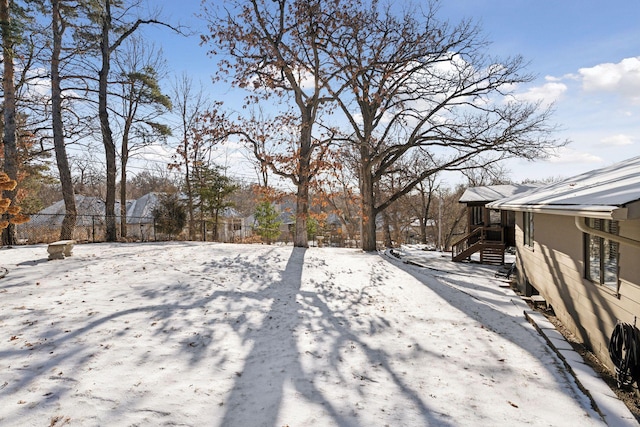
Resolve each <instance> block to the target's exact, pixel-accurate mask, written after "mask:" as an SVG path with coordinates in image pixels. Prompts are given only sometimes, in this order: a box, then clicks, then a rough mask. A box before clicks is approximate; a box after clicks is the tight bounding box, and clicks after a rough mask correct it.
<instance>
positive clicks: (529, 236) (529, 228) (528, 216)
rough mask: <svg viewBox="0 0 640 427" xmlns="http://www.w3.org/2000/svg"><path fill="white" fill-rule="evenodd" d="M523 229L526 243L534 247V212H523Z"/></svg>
mask: <svg viewBox="0 0 640 427" xmlns="http://www.w3.org/2000/svg"><path fill="white" fill-rule="evenodd" d="M522 231H523V232H524V245H525V246H529V247H530V248H532V247H533V212H523V213H522Z"/></svg>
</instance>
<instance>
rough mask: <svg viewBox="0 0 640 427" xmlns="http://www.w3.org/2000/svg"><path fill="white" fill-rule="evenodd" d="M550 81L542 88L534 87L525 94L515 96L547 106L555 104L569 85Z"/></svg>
mask: <svg viewBox="0 0 640 427" xmlns="http://www.w3.org/2000/svg"><path fill="white" fill-rule="evenodd" d="M548 80H549V81H548V82H547V83H545V84H543V85H542V86H536V87H532V88H529V89H528V90H527V91H526V92H524V93H519V94H517V95H515V97H516V99H518V100H521V101H528V102H538V101H540V102H542V103H543V104H545V105H549V104H552V103H554V102H555V101H557V100H558V99H560V97H561V96H562V95H563V94H564V93H565V92H566V91H567V85H565V84H564V83H560V82H559V81H554V80H553V79H548Z"/></svg>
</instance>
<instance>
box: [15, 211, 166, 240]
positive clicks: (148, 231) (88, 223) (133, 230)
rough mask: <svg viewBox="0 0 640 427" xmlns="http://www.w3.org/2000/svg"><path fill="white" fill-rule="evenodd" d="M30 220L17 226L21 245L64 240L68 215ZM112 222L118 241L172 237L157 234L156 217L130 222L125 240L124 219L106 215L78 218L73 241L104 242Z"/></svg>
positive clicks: (53, 215) (128, 219)
mask: <svg viewBox="0 0 640 427" xmlns="http://www.w3.org/2000/svg"><path fill="white" fill-rule="evenodd" d="M30 218H31V219H30V220H29V222H26V223H24V224H19V225H18V226H16V234H17V238H18V243H19V244H37V243H51V242H55V241H56V240H59V239H60V232H61V230H62V226H63V225H62V224H63V220H64V215H60V214H32V215H30ZM109 220H111V221H114V222H115V226H116V232H117V238H118V240H131V241H143V242H148V241H156V240H168V236H166V235H163V234H160V233H158V232H157V229H156V226H155V222H154V219H153V217H131V218H127V221H128V222H127V225H126V231H125V236H122V234H123V233H122V227H121V224H120V217H112V218H108V217H105V216H104V215H77V217H76V224H75V227H74V230H73V236H72V238H73V239H74V240H76V241H78V242H94V243H95V242H104V241H105V237H106V230H107V221H109Z"/></svg>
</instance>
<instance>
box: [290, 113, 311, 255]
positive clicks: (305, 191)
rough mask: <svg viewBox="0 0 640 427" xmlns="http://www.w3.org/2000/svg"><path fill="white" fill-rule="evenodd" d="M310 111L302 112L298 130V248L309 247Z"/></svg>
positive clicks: (296, 234)
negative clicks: (300, 124)
mask: <svg viewBox="0 0 640 427" xmlns="http://www.w3.org/2000/svg"><path fill="white" fill-rule="evenodd" d="M312 125H313V119H312V118H311V110H310V108H309V107H307V108H306V110H305V111H304V112H303V117H302V126H301V130H300V159H299V162H298V192H297V195H296V232H295V236H294V238H293V245H294V246H296V247H299V248H307V247H309V238H308V236H307V218H308V217H309V185H310V182H311V154H312V152H311V151H312V149H311V126H312Z"/></svg>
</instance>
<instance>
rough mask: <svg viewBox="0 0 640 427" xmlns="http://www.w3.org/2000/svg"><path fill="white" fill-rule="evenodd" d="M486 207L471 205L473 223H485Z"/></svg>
mask: <svg viewBox="0 0 640 427" xmlns="http://www.w3.org/2000/svg"><path fill="white" fill-rule="evenodd" d="M483 216H484V207H483V206H472V207H471V225H480V224H482V223H484V218H483Z"/></svg>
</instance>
